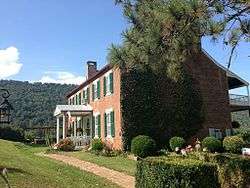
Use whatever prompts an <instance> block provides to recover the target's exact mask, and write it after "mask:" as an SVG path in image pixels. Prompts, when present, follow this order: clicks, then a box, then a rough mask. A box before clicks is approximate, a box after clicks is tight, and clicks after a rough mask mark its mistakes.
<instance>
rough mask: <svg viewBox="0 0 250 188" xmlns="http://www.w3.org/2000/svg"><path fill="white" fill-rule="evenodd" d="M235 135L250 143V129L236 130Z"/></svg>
mask: <svg viewBox="0 0 250 188" xmlns="http://www.w3.org/2000/svg"><path fill="white" fill-rule="evenodd" d="M235 134H236V135H237V136H239V137H241V138H242V139H243V140H244V141H245V142H247V143H250V128H246V127H242V128H240V129H236V130H235Z"/></svg>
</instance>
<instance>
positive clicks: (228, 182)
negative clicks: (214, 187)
mask: <svg viewBox="0 0 250 188" xmlns="http://www.w3.org/2000/svg"><path fill="white" fill-rule="evenodd" d="M199 158H202V160H204V161H205V162H210V163H214V164H216V166H217V169H218V170H217V171H218V174H219V176H218V177H219V183H220V185H221V186H220V187H222V188H224V187H237V188H245V187H249V186H250V159H249V158H244V157H242V156H239V155H232V154H230V155H229V154H226V155H225V154H211V153H205V154H204V156H203V157H201V156H199Z"/></svg>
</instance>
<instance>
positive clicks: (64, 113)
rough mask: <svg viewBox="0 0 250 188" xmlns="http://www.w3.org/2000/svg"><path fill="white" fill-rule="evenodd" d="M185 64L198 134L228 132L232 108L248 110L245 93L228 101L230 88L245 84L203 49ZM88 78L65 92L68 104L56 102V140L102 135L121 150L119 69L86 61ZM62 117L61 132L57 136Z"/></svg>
mask: <svg viewBox="0 0 250 188" xmlns="http://www.w3.org/2000/svg"><path fill="white" fill-rule="evenodd" d="M195 59H196V60H192V61H190V62H189V63H188V70H189V71H190V74H191V75H192V76H193V78H194V79H195V80H196V82H195V83H196V84H197V85H198V87H199V88H200V91H201V95H202V98H203V105H204V112H205V121H204V123H203V126H202V127H203V128H202V129H201V130H200V131H199V132H197V136H199V137H204V136H207V135H209V134H210V135H212V136H215V137H218V138H221V137H222V135H228V134H230V132H231V128H232V127H231V115H230V113H231V112H233V111H240V110H249V109H250V102H249V93H248V96H244V97H243V96H239V97H235V96H234V98H233V99H231V100H230V97H229V90H230V89H234V88H237V87H242V86H246V87H247V88H248V83H247V82H246V81H244V80H243V79H242V78H240V77H239V76H237V75H236V74H234V73H232V72H231V71H229V70H227V69H226V68H224V67H222V66H221V65H219V64H218V63H217V62H216V61H215V60H214V59H213V58H211V57H210V56H209V55H208V54H207V53H206V52H205V51H203V52H202V53H201V54H200V55H199V56H198V57H196V58H195ZM87 69H88V74H87V79H86V81H85V82H83V83H82V84H81V85H80V86H78V87H76V88H75V89H74V90H72V91H71V92H69V93H68V95H67V99H68V105H58V106H57V108H56V110H55V113H54V115H55V116H56V117H57V142H59V139H60V138H65V137H72V138H73V140H75V142H76V144H77V145H81V144H86V143H89V141H90V139H91V138H101V139H102V140H103V141H104V142H105V143H106V144H108V145H110V146H111V147H112V148H114V149H122V147H123V146H122V111H121V79H122V71H121V70H120V69H119V68H114V67H112V66H111V65H106V66H105V67H103V68H102V69H101V70H97V64H96V62H93V61H89V62H87ZM60 117H62V127H63V128H62V135H60V120H59V119H60Z"/></svg>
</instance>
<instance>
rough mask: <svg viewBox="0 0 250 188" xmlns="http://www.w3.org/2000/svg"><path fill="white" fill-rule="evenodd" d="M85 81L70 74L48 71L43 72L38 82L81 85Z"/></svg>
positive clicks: (82, 77) (83, 78)
mask: <svg viewBox="0 0 250 188" xmlns="http://www.w3.org/2000/svg"><path fill="white" fill-rule="evenodd" d="M85 80H86V78H85V77H84V76H77V75H74V74H72V73H70V72H63V71H49V72H45V73H44V75H43V76H42V78H41V79H40V80H39V81H38V82H42V83H57V84H77V85H79V84H81V83H83V82H84V81H85Z"/></svg>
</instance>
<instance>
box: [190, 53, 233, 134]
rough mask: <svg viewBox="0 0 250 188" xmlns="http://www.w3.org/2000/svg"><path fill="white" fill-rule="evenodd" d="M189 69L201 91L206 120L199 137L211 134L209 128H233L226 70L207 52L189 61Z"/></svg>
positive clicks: (223, 129)
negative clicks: (210, 57) (208, 55)
mask: <svg viewBox="0 0 250 188" xmlns="http://www.w3.org/2000/svg"><path fill="white" fill-rule="evenodd" d="M188 67H189V71H190V72H191V74H192V75H193V77H194V79H195V81H196V87H198V88H199V89H200V91H201V95H202V99H203V105H204V115H205V122H204V123H203V129H202V130H200V131H199V132H198V133H197V135H196V136H197V137H205V136H207V135H208V134H209V131H208V129H209V128H218V129H221V130H222V131H223V134H224V133H225V129H228V128H231V116H230V106H229V94H228V80H227V76H226V71H224V70H223V69H222V68H220V67H218V66H217V65H216V64H215V63H213V62H212V60H211V59H209V58H208V57H207V56H206V55H205V54H203V53H202V54H200V55H198V56H197V57H196V58H194V60H193V61H190V62H188Z"/></svg>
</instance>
